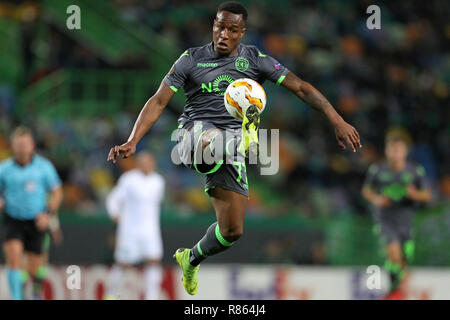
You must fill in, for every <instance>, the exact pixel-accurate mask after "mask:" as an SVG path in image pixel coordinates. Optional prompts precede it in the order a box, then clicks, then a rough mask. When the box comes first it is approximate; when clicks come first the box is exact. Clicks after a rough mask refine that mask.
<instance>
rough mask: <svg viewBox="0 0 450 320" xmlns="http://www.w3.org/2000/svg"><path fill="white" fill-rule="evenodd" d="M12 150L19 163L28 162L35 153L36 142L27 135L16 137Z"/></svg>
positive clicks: (12, 142)
mask: <svg viewBox="0 0 450 320" xmlns="http://www.w3.org/2000/svg"><path fill="white" fill-rule="evenodd" d="M11 148H12V152H13V154H14V157H15V158H16V159H17V160H18V161H19V162H23V163H25V162H27V161H29V159H31V157H32V155H33V152H34V140H33V137H32V136H30V135H28V134H26V135H23V136H16V137H14V138H13V140H12V141H11Z"/></svg>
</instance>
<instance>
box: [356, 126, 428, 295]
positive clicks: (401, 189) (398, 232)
mask: <svg viewBox="0 0 450 320" xmlns="http://www.w3.org/2000/svg"><path fill="white" fill-rule="evenodd" d="M410 144H411V138H410V137H409V135H408V134H407V132H405V131H404V130H402V129H400V128H394V129H391V130H390V131H388V133H387V134H386V146H385V155H386V161H383V162H381V163H377V164H372V165H371V166H370V167H369V171H368V173H367V178H366V181H365V182H364V185H363V189H362V194H363V196H364V198H366V199H367V200H368V201H369V202H370V203H371V204H372V205H373V206H374V207H375V209H376V210H375V211H374V220H375V229H374V230H375V231H376V233H377V234H378V235H379V236H380V237H381V239H382V240H383V244H384V245H385V249H386V253H387V260H386V262H385V269H386V270H387V272H388V273H389V276H390V280H391V281H390V289H389V293H388V295H387V296H386V297H385V299H387V300H391V299H392V300H397V299H402V292H401V291H400V288H399V286H400V284H401V281H402V279H403V278H404V276H405V268H406V266H407V263H408V262H409V261H411V259H412V258H413V255H414V242H413V239H412V235H411V233H412V222H413V214H414V211H415V210H417V205H418V204H419V203H426V202H429V201H430V200H431V191H430V189H429V188H428V187H427V185H426V180H425V169H424V168H423V167H422V166H421V165H416V164H413V163H412V162H409V161H407V156H408V148H409V145H410Z"/></svg>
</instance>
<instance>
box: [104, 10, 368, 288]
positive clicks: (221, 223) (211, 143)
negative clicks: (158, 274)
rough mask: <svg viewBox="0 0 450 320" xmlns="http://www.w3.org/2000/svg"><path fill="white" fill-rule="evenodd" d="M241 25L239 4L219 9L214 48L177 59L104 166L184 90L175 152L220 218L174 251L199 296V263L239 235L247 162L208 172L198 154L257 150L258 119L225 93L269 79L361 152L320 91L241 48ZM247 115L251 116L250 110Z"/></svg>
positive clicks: (129, 148) (131, 146)
mask: <svg viewBox="0 0 450 320" xmlns="http://www.w3.org/2000/svg"><path fill="white" fill-rule="evenodd" d="M246 20H247V11H246V9H245V8H244V7H243V6H242V5H241V4H240V3H238V2H226V3H223V4H221V5H220V6H219V8H218V10H217V14H216V17H215V19H214V23H213V30H212V31H213V41H212V42H211V43H208V44H206V45H204V46H201V47H196V48H190V49H188V50H186V51H185V52H184V53H183V54H182V55H181V56H180V57H179V58H178V60H177V61H176V62H175V63H174V65H173V67H172V69H171V70H170V72H169V73H168V74H167V75H166V77H165V78H164V80H163V81H162V83H161V85H160V87H159V89H158V90H157V92H156V93H155V94H154V96H153V97H151V98H150V99H149V100H148V101H147V103H146V104H145V105H144V107H143V109H142V110H141V113H140V114H139V116H138V119H137V120H136V123H135V125H134V127H133V130H132V132H131V135H130V136H129V138H128V141H127V142H126V143H124V144H122V145H120V146H119V145H117V146H114V147H113V148H111V150H110V152H109V155H108V161H110V160H112V161H113V162H114V163H115V161H116V158H117V157H119V156H121V157H122V158H127V157H129V156H130V155H132V154H133V153H134V152H135V150H136V144H137V143H138V141H139V140H140V139H141V138H142V137H143V136H144V134H145V133H146V132H147V131H148V130H149V129H150V128H151V127H152V126H153V124H154V123H155V122H156V121H157V120H158V118H159V116H160V115H161V113H162V112H163V110H164V108H165V107H166V105H167V104H168V102H169V101H170V99H171V98H172V96H173V95H174V94H175V93H176V92H177V90H178V89H179V88H180V87H183V88H184V92H185V93H186V106H185V108H184V112H183V114H182V115H181V117H180V118H179V120H178V128H180V130H181V129H182V130H184V131H183V132H184V135H183V134H181V135H179V137H180V141H179V143H178V144H177V147H178V148H179V150H178V151H179V154H180V158H182V159H184V160H183V163H184V164H185V165H186V166H188V167H189V168H192V169H195V170H196V171H197V172H199V173H200V174H204V175H205V176H206V188H205V191H206V192H207V194H208V195H209V196H210V199H211V202H212V205H213V207H214V210H215V212H216V217H217V222H215V223H214V224H212V225H211V226H210V227H209V228H208V230H207V231H206V234H205V235H204V237H203V238H202V239H201V240H200V241H199V242H198V243H197V244H196V245H194V246H193V247H192V248H191V249H178V250H177V251H176V252H175V254H174V257H175V258H176V260H177V262H178V264H179V265H180V267H181V269H182V271H183V285H184V287H185V289H186V291H187V292H188V293H189V294H195V293H196V292H197V289H198V278H197V271H198V269H199V264H200V263H201V262H202V261H203V260H204V259H206V257H208V256H211V255H214V254H217V253H220V252H222V251H224V250H226V249H228V248H230V247H231V246H232V245H233V243H234V242H235V241H236V240H238V239H239V238H240V237H241V235H242V233H243V230H244V216H245V212H246V206H247V200H248V184H247V177H246V171H245V161H244V160H240V161H239V160H238V161H226V162H223V161H217V162H216V163H215V164H210V165H206V164H205V163H201V164H199V163H197V162H196V160H195V159H198V158H197V155H198V154H199V153H203V154H208V152H209V153H210V156H211V157H214V159H217V156H218V155H221V156H222V158H226V157H227V156H228V154H229V153H234V154H236V152H235V151H230V150H228V148H226V147H224V146H229V142H231V140H232V139H235V141H236V142H237V143H236V144H235V145H236V148H238V150H244V152H242V151H240V153H241V155H243V154H245V156H248V155H249V154H253V153H254V152H255V148H254V146H255V145H256V146H258V126H259V120H260V119H259V114H258V112H247V113H246V114H245V115H244V118H243V120H242V121H240V120H237V119H235V118H233V117H232V116H231V115H230V114H229V113H228V112H227V110H226V108H225V106H224V100H223V94H224V92H225V90H226V88H227V86H228V85H229V84H230V83H231V82H232V81H233V80H236V79H240V78H250V79H253V80H255V81H258V82H259V83H263V82H264V80H266V79H268V80H270V81H272V82H275V83H276V84H277V85H281V86H283V87H285V88H287V89H288V90H290V91H291V92H293V93H294V94H295V95H296V96H297V97H299V98H300V99H302V100H303V101H304V102H305V103H307V104H308V105H309V106H311V107H313V108H314V109H316V110H318V111H321V112H322V113H323V114H324V115H325V116H326V117H327V118H328V120H329V121H330V123H331V124H332V125H333V127H334V132H335V134H336V138H337V141H338V144H339V145H340V146H341V147H342V148H343V149H345V148H346V144H347V145H348V146H349V147H350V149H351V150H352V151H353V152H356V149H357V148H358V147H359V148H360V147H361V144H360V138H359V134H358V132H357V131H356V129H355V128H354V127H353V126H351V125H349V124H348V123H347V122H345V121H344V120H343V118H342V117H341V116H340V115H339V114H338V113H337V112H336V111H335V109H334V108H333V107H332V106H331V104H330V103H329V102H328V101H327V99H326V98H325V97H324V96H323V95H322V94H321V93H320V92H319V91H318V90H316V89H315V88H314V87H313V86H312V85H311V84H309V83H307V82H305V81H303V80H301V79H300V78H298V77H297V76H296V75H295V74H294V73H293V72H291V71H289V70H288V69H287V68H286V67H284V66H282V65H281V64H280V63H278V62H277V61H276V60H275V59H274V58H272V57H270V56H268V55H266V54H263V53H261V52H260V51H259V50H258V49H257V48H256V47H255V46H249V45H243V44H241V43H240V40H241V38H242V37H243V36H244V34H245V31H246V27H245V23H246ZM248 110H250V111H252V109H251V107H249V108H248ZM223 131H227V132H231V133H232V135H231V138H229V139H230V140H228V141H225V142H224V141H221V138H220V137H219V138H217V137H218V136H219V135H221V133H222V132H223ZM227 136H228V137H229V135H227ZM184 137H188V138H187V139H185V138H184ZM192 137H193V138H192ZM241 143H242V145H241ZM233 148H234V146H233ZM249 150H252V152H251V153H250V152H249ZM189 156H191V157H189ZM189 158H190V159H194V161H193V163H190V162H188V161H186V159H189Z"/></svg>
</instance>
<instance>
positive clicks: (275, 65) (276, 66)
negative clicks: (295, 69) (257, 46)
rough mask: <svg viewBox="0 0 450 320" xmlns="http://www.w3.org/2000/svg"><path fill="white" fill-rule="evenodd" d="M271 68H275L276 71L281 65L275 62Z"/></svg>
mask: <svg viewBox="0 0 450 320" xmlns="http://www.w3.org/2000/svg"><path fill="white" fill-rule="evenodd" d="M273 66H274V67H275V69H277V70H278V69H280V67H281V64H280V63H279V62H277V63H275V64H274V65H273Z"/></svg>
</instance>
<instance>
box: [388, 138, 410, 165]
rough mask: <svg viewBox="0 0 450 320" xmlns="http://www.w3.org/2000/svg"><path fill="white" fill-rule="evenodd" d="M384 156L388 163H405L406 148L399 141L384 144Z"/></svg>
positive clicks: (403, 143) (404, 144)
mask: <svg viewBox="0 0 450 320" xmlns="http://www.w3.org/2000/svg"><path fill="white" fill-rule="evenodd" d="M385 154H386V159H387V160H388V161H393V162H397V161H405V160H406V157H407V156H408V147H407V145H406V143H405V142H403V141H401V140H397V141H391V142H388V143H387V144H386V148H385Z"/></svg>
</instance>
